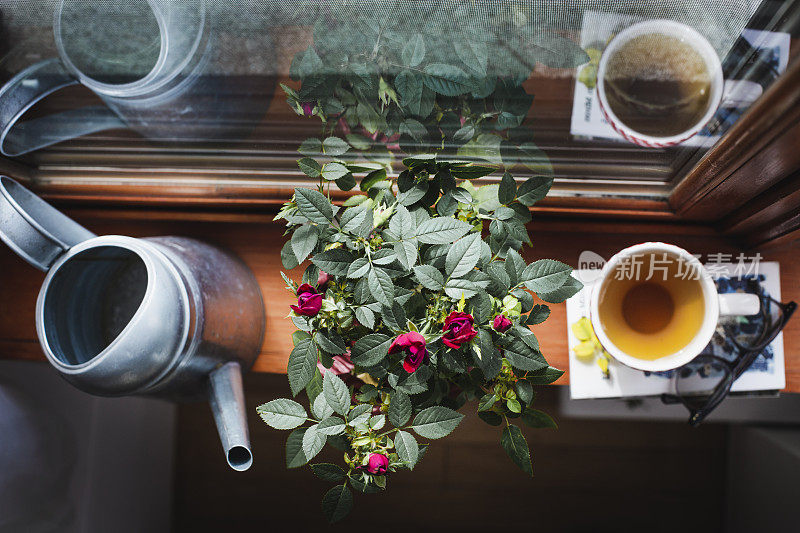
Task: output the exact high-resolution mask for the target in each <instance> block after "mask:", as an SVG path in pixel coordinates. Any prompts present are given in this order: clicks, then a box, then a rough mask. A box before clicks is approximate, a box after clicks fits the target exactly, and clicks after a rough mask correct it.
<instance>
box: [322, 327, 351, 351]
mask: <svg viewBox="0 0 800 533" xmlns="http://www.w3.org/2000/svg"><path fill="white" fill-rule="evenodd" d="M314 342H316V343H317V346H319V347H320V348H321V349H322V350H323V351H325V352H328V353H329V354H331V355H341V354H343V353H344V352H345V351H346V350H347V348H346V347H345V345H344V341H343V340H342V338H341V337H339V336H338V335H337V334H336V333H335V332H330V333H328V334H327V335H326V334H324V333H322V332H321V331H317V332H316V333H314Z"/></svg>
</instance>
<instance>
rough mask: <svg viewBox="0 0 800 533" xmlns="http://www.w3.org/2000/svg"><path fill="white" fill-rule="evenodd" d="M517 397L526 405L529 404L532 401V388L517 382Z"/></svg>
mask: <svg viewBox="0 0 800 533" xmlns="http://www.w3.org/2000/svg"><path fill="white" fill-rule="evenodd" d="M516 389H517V397H518V398H519V399H520V400H522V401H523V402H525V403H526V404H529V403H531V400H533V386H532V385H531V384H530V383H529V382H527V381H524V380H521V379H520V380H518V381H517V383H516Z"/></svg>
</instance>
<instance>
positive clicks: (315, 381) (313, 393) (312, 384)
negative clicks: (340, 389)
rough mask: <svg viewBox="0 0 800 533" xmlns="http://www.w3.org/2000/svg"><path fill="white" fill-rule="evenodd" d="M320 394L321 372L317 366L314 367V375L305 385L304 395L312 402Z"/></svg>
mask: <svg viewBox="0 0 800 533" xmlns="http://www.w3.org/2000/svg"><path fill="white" fill-rule="evenodd" d="M320 394H322V374H320V372H319V368H315V369H314V376H313V377H312V378H311V381H309V382H308V384H307V385H306V395H307V396H308V401H310V402H313V401H314V400H316V399H317V396H319V395H320Z"/></svg>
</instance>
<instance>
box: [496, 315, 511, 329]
mask: <svg viewBox="0 0 800 533" xmlns="http://www.w3.org/2000/svg"><path fill="white" fill-rule="evenodd" d="M492 325H493V326H494V329H495V331H499V332H500V333H503V332H504V331H506V330H507V329H508V328H510V327H511V321H510V320H509V319H508V317H506V316H505V315H497V316H496V317H494V323H493V324H492Z"/></svg>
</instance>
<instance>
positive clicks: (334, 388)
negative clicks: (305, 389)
mask: <svg viewBox="0 0 800 533" xmlns="http://www.w3.org/2000/svg"><path fill="white" fill-rule="evenodd" d="M322 393H323V394H324V395H325V401H326V402H328V405H330V406H331V407H332V408H333V410H334V411H336V412H337V413H339V414H340V415H346V414H347V411H348V410H349V409H350V391H349V390H348V389H347V385H345V384H344V381H342V380H341V379H340V378H339V377H338V376H336V375H334V373H333V372H325V374H324V375H323V376H322Z"/></svg>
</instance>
